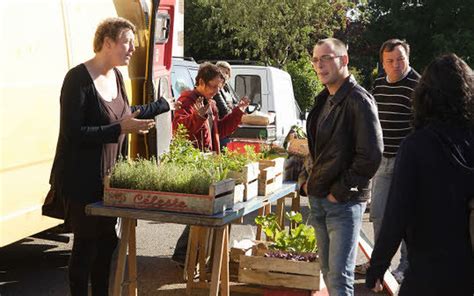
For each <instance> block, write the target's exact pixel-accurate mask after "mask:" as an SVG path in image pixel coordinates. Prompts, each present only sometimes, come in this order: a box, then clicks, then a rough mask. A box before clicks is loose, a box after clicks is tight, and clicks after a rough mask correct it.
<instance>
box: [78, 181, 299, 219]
mask: <svg viewBox="0 0 474 296" xmlns="http://www.w3.org/2000/svg"><path fill="white" fill-rule="evenodd" d="M296 188H297V186H296V183H295V182H285V183H284V184H283V185H282V187H281V188H278V189H277V190H276V191H275V192H272V193H270V194H269V195H266V196H257V197H256V198H253V199H251V200H249V201H247V202H244V203H238V204H236V205H234V207H233V208H232V209H231V210H227V211H226V212H223V213H217V214H214V215H212V216H209V215H199V214H191V213H180V212H167V211H159V210H158V211H155V210H146V209H133V208H120V207H111V206H105V205H104V204H103V202H96V203H92V204H89V205H87V206H86V213H87V214H88V215H98V216H106V217H123V218H134V219H142V220H149V221H160V222H166V223H178V224H188V225H200V226H208V227H220V226H222V225H225V224H227V223H231V222H232V221H234V220H236V219H239V218H240V217H243V216H245V215H248V214H249V213H252V212H254V211H257V210H258V209H259V208H261V207H262V203H265V202H268V201H270V202H273V201H276V200H278V199H280V198H281V197H282V196H285V195H286V194H288V193H291V192H293V191H295V190H296Z"/></svg>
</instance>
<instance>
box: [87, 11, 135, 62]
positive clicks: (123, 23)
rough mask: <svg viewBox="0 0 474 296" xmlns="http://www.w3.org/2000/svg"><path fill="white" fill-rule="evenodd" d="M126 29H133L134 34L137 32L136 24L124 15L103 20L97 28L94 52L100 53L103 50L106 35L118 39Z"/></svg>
mask: <svg viewBox="0 0 474 296" xmlns="http://www.w3.org/2000/svg"><path fill="white" fill-rule="evenodd" d="M124 29H129V30H131V31H132V32H133V34H135V32H136V29H135V25H134V24H132V23H131V22H130V21H129V20H127V19H124V18H122V17H110V18H107V19H105V20H103V21H102V22H101V23H100V24H99V25H98V26H97V29H96V30H95V36H94V52H95V53H98V52H99V51H101V50H102V46H103V45H104V40H105V37H109V38H111V39H112V40H114V41H117V38H118V37H119V35H120V33H121V32H122V30H124Z"/></svg>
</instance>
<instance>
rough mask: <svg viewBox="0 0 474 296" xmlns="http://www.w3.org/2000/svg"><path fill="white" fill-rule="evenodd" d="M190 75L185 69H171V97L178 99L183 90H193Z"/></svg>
mask: <svg viewBox="0 0 474 296" xmlns="http://www.w3.org/2000/svg"><path fill="white" fill-rule="evenodd" d="M191 75H192V74H190V73H189V72H188V69H186V68H185V67H180V66H178V67H176V66H175V67H173V69H172V71H171V83H172V85H171V86H172V88H173V96H174V97H176V98H177V97H179V96H180V95H181V93H182V92H183V91H185V90H191V89H193V88H194V83H193V77H191Z"/></svg>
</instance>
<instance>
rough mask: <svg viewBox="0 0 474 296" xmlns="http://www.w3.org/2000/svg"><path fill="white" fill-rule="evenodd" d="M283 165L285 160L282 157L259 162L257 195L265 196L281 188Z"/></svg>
mask: <svg viewBox="0 0 474 296" xmlns="http://www.w3.org/2000/svg"><path fill="white" fill-rule="evenodd" d="M284 165H285V159H284V158H283V157H278V158H275V159H271V160H268V159H263V160H260V161H259V168H260V175H259V177H258V195H267V194H269V193H272V192H273V191H275V190H277V189H278V188H280V187H281V185H282V184H283V171H284Z"/></svg>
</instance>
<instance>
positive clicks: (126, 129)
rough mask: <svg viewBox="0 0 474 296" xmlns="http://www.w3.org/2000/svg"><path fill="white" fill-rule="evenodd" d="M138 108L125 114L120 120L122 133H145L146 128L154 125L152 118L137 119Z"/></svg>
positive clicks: (146, 131)
mask: <svg viewBox="0 0 474 296" xmlns="http://www.w3.org/2000/svg"><path fill="white" fill-rule="evenodd" d="M139 113H140V109H138V110H137V111H135V112H133V113H132V114H130V115H126V116H124V117H123V118H122V120H121V121H120V128H121V132H122V134H130V133H140V134H146V133H148V130H149V129H151V128H152V127H154V126H155V120H154V119H137V118H135V117H137V116H138V114H139Z"/></svg>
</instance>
